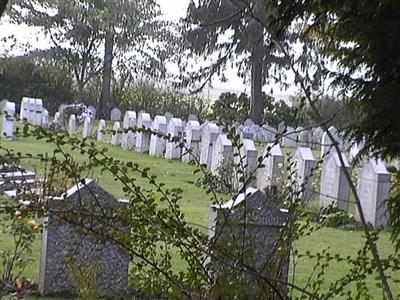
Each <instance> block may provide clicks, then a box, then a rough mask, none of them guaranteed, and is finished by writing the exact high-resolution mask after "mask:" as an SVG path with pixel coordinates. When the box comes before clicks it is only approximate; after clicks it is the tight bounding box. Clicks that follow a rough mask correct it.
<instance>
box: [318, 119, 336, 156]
mask: <svg viewBox="0 0 400 300" xmlns="http://www.w3.org/2000/svg"><path fill="white" fill-rule="evenodd" d="M328 130H329V132H330V133H331V135H332V136H333V139H334V140H335V141H336V142H338V143H340V135H339V132H338V131H337V129H336V128H335V127H333V126H331V127H329V128H328ZM333 144H334V142H333V141H332V140H331V139H330V138H329V136H328V133H327V132H324V133H323V134H322V138H321V158H323V157H324V156H325V155H327V153H328V152H330V153H332V152H336V150H335V148H334V147H333Z"/></svg>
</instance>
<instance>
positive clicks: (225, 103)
mask: <svg viewBox="0 0 400 300" xmlns="http://www.w3.org/2000/svg"><path fill="white" fill-rule="evenodd" d="M249 106H250V100H249V98H248V96H247V95H246V94H245V93H242V94H240V95H239V97H238V96H237V95H236V94H233V93H222V94H221V95H219V98H218V99H217V100H215V101H214V103H213V104H212V105H211V112H210V114H209V115H208V116H207V118H208V119H209V120H214V119H220V120H221V121H223V122H224V124H233V123H234V122H240V123H242V122H244V121H245V120H246V119H247V117H248V114H249Z"/></svg>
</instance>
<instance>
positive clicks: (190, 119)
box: [188, 114, 199, 122]
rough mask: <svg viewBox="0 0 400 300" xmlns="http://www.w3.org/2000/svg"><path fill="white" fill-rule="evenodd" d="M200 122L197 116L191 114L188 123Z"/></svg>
mask: <svg viewBox="0 0 400 300" xmlns="http://www.w3.org/2000/svg"><path fill="white" fill-rule="evenodd" d="M198 120H199V118H197V116H196V115H193V114H190V115H189V117H188V122H189V121H198Z"/></svg>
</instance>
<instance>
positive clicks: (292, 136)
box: [282, 127, 297, 148]
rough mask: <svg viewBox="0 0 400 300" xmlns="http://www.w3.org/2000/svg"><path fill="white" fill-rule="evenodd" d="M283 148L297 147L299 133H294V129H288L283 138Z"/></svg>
mask: <svg viewBox="0 0 400 300" xmlns="http://www.w3.org/2000/svg"><path fill="white" fill-rule="evenodd" d="M282 146H283V147H285V148H296V147H297V133H295V132H294V128H292V127H287V131H286V133H285V134H284V136H283V138H282Z"/></svg>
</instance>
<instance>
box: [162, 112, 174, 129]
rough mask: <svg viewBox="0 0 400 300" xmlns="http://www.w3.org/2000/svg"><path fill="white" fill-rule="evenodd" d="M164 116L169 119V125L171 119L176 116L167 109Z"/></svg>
mask: <svg viewBox="0 0 400 300" xmlns="http://www.w3.org/2000/svg"><path fill="white" fill-rule="evenodd" d="M164 116H165V118H166V119H167V126H168V124H169V121H170V120H171V119H172V118H173V117H174V115H173V114H171V113H170V112H169V111H167V112H166V113H165V114H164Z"/></svg>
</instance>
